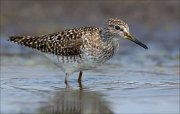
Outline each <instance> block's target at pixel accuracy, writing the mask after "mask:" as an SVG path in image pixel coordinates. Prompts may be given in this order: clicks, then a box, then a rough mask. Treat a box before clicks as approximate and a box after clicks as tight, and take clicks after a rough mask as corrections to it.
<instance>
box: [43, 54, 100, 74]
mask: <svg viewBox="0 0 180 114" xmlns="http://www.w3.org/2000/svg"><path fill="white" fill-rule="evenodd" d="M45 56H47V57H48V58H49V59H50V60H51V61H52V62H53V63H55V64H56V65H57V66H59V67H60V68H61V70H62V71H63V72H65V73H68V74H72V73H73V72H78V71H83V70H90V69H93V68H95V67H96V66H99V65H100V63H97V62H95V61H94V62H93V61H92V60H88V59H85V58H84V59H81V60H78V61H76V62H74V61H72V60H68V61H67V60H64V62H63V61H62V57H61V56H59V57H57V56H56V55H50V54H45Z"/></svg>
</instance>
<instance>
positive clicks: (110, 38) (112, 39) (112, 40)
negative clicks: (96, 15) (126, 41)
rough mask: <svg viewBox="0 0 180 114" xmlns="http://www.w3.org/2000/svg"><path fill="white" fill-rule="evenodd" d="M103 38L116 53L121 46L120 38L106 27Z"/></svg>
mask: <svg viewBox="0 0 180 114" xmlns="http://www.w3.org/2000/svg"><path fill="white" fill-rule="evenodd" d="M101 39H102V41H103V42H104V43H106V44H110V45H111V46H112V47H113V51H114V53H116V52H117V50H118V48H119V38H117V36H116V35H113V34H112V33H111V32H109V30H107V29H106V28H104V29H102V31H101Z"/></svg>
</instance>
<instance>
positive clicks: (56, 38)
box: [9, 29, 82, 56]
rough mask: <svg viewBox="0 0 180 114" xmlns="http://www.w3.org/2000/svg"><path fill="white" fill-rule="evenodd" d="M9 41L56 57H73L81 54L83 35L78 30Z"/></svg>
mask: <svg viewBox="0 0 180 114" xmlns="http://www.w3.org/2000/svg"><path fill="white" fill-rule="evenodd" d="M9 41H12V42H14V43H17V44H20V45H23V46H26V47H30V48H33V49H37V50H39V51H41V52H45V53H50V54H55V55H62V56H71V55H79V54H81V50H80V46H81V45H82V40H81V33H79V32H78V30H77V29H72V30H65V31H63V32H57V33H54V34H49V35H44V36H39V37H31V36H11V37H10V38H9Z"/></svg>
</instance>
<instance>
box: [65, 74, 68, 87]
mask: <svg viewBox="0 0 180 114" xmlns="http://www.w3.org/2000/svg"><path fill="white" fill-rule="evenodd" d="M68 77H69V74H68V73H66V76H65V79H64V83H65V84H66V85H68Z"/></svg>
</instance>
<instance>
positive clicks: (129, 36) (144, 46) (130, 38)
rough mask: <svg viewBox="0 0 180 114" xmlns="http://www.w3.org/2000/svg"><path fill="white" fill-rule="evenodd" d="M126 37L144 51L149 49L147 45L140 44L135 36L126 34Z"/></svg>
mask: <svg viewBox="0 0 180 114" xmlns="http://www.w3.org/2000/svg"><path fill="white" fill-rule="evenodd" d="M125 35H126V36H127V39H128V40H131V41H133V42H134V43H136V44H138V45H139V46H141V47H143V48H144V49H148V47H147V46H146V45H145V44H143V43H142V42H140V41H139V40H137V39H136V38H134V37H133V36H131V35H129V34H125Z"/></svg>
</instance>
